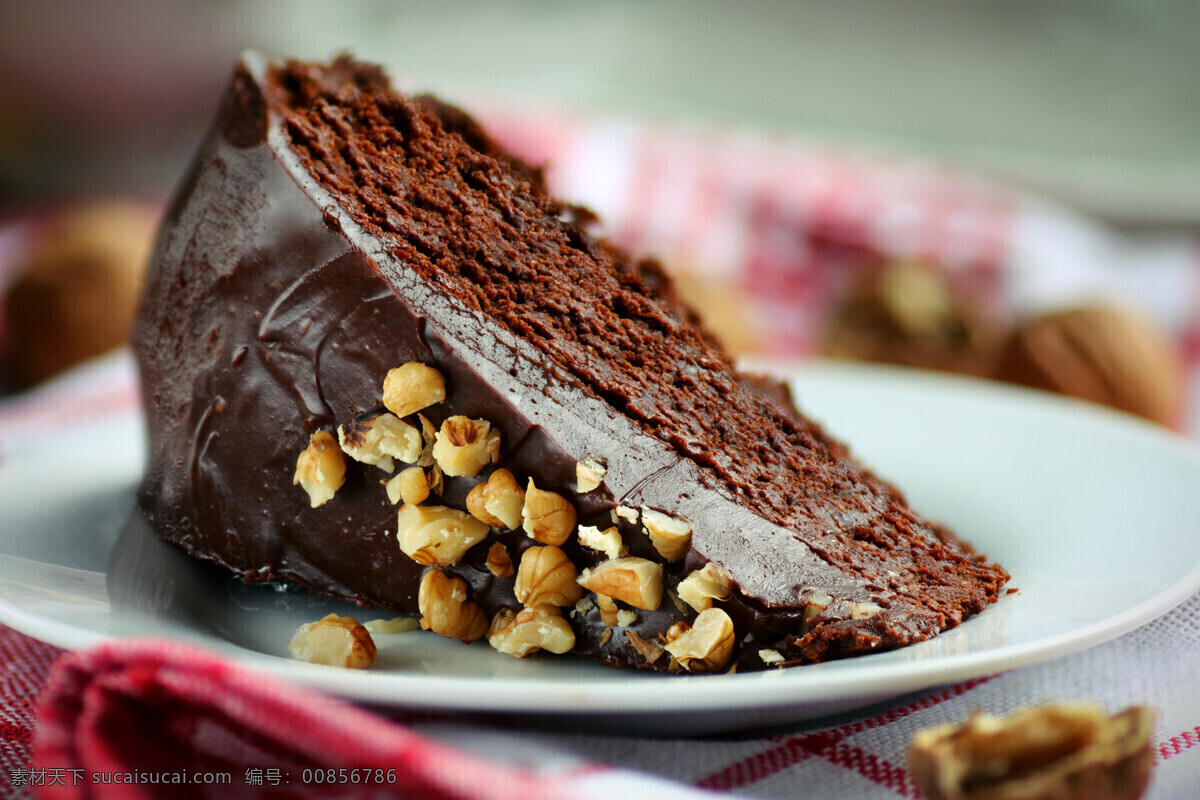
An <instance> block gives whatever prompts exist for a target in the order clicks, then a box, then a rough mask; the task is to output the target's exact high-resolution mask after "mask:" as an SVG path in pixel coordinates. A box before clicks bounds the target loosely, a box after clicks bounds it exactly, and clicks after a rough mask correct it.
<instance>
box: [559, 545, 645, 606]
mask: <svg viewBox="0 0 1200 800" xmlns="http://www.w3.org/2000/svg"><path fill="white" fill-rule="evenodd" d="M579 584H580V585H581V586H583V587H584V588H585V589H590V590H591V591H593V592H595V593H596V594H603V595H608V596H609V597H611V598H613V599H614V600H620V601H621V602H622V603H628V604H629V605H631V606H634V607H636V608H641V609H644V610H646V611H654V610H655V609H656V608H658V606H659V604H660V603H661V602H662V585H663V571H662V565H661V564H655V563H654V562H653V561H648V560H647V559H644V558H637V557H635V556H625V557H624V558H611V559H609V560H608V561H602V562H600V563H599V564H597V565H596V566H594V567H589V568H588V569H585V570H584V571H583V573H582V574H581V575H580V576H579Z"/></svg>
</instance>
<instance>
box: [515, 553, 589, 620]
mask: <svg viewBox="0 0 1200 800" xmlns="http://www.w3.org/2000/svg"><path fill="white" fill-rule="evenodd" d="M575 578H576V572H575V565H574V564H572V563H571V560H570V559H569V558H567V554H566V553H564V552H563V551H562V550H560V549H558V548H557V547H555V546H554V545H546V546H545V547H530V548H528V549H526V550H525V552H524V553H522V554H521V566H520V567H518V568H517V581H516V585H515V586H514V587H513V591H514V592H515V594H516V596H517V599H518V600H520V601H521V603H522V604H523V605H527V606H537V605H543V604H547V605H552V606H560V607H561V606H570V605H574V604H575V601H576V600H578V599H579V598H580V597H582V596H583V587H581V586H580V585H579V584H578V583H576V582H575Z"/></svg>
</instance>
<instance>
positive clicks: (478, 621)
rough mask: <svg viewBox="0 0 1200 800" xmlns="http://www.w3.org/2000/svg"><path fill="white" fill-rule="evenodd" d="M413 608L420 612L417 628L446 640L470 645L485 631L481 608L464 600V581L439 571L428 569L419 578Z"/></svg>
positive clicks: (486, 623)
mask: <svg viewBox="0 0 1200 800" xmlns="http://www.w3.org/2000/svg"><path fill="white" fill-rule="evenodd" d="M417 608H418V609H419V610H420V612H421V627H422V628H423V629H425V630H427V631H433V632H434V633H436V634H438V635H439V636H445V637H446V638H447V639H459V640H461V641H463V642H473V641H475V640H476V639H478V638H479V637H480V636H483V634H484V632H486V631H487V628H488V622H487V617H485V616H484V614H483V609H482V608H480V607H479V604H478V603H476V602H474V601H473V600H469V599H467V582H466V581H464V580H463V579H462V578H452V577H450V576H449V575H447V574H446V573H444V572H442V571H441V570H440V569H436V568H434V569H428V570H426V571H425V574H424V575H423V576H422V577H421V586H420V588H418V589H417Z"/></svg>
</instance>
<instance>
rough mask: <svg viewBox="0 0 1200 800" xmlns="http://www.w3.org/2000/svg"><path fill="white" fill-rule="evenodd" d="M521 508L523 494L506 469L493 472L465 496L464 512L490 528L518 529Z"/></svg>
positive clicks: (522, 490) (523, 502) (523, 499)
mask: <svg viewBox="0 0 1200 800" xmlns="http://www.w3.org/2000/svg"><path fill="white" fill-rule="evenodd" d="M524 506H525V490H524V489H522V488H521V486H520V485H519V484H518V483H517V479H516V478H514V477H513V474H512V473H511V472H509V471H508V470H506V469H498V470H496V471H494V472H493V473H492V474H491V475H489V476H488V479H487V482H486V483H481V484H479V485H477V486H476V487H475V488H474V489H472V490H471V491H470V493H469V494H468V495H467V510H468V511H470V512H471V515H472V516H474V517H475V519H477V520H479V521H481V522H486V523H487V524H488V525H491V526H492V527H493V528H508V529H509V530H513V529H514V528H518V527H520V525H521V509H522V508H524Z"/></svg>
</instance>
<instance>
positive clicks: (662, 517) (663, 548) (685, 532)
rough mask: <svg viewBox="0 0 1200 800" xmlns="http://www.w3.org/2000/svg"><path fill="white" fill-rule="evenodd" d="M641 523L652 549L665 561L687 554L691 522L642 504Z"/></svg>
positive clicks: (689, 543) (690, 536) (676, 559)
mask: <svg viewBox="0 0 1200 800" xmlns="http://www.w3.org/2000/svg"><path fill="white" fill-rule="evenodd" d="M642 525H643V529H644V530H645V531H646V535H647V536H649V537H650V543H651V544H652V545H654V549H655V550H657V551H658V554H659V555H660V556H662V557H663V558H665V559H666V560H667V561H678V560H679V559H681V558H683V557H684V556H685V555H687V551H688V547H690V546H691V544H692V524H691V523H690V522H688V521H687V520H686V519H684V518H683V517H678V516H673V515H671V514H664V513H663V512H661V511H655V510H654V509H653V508H647V507H646V506H642Z"/></svg>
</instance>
